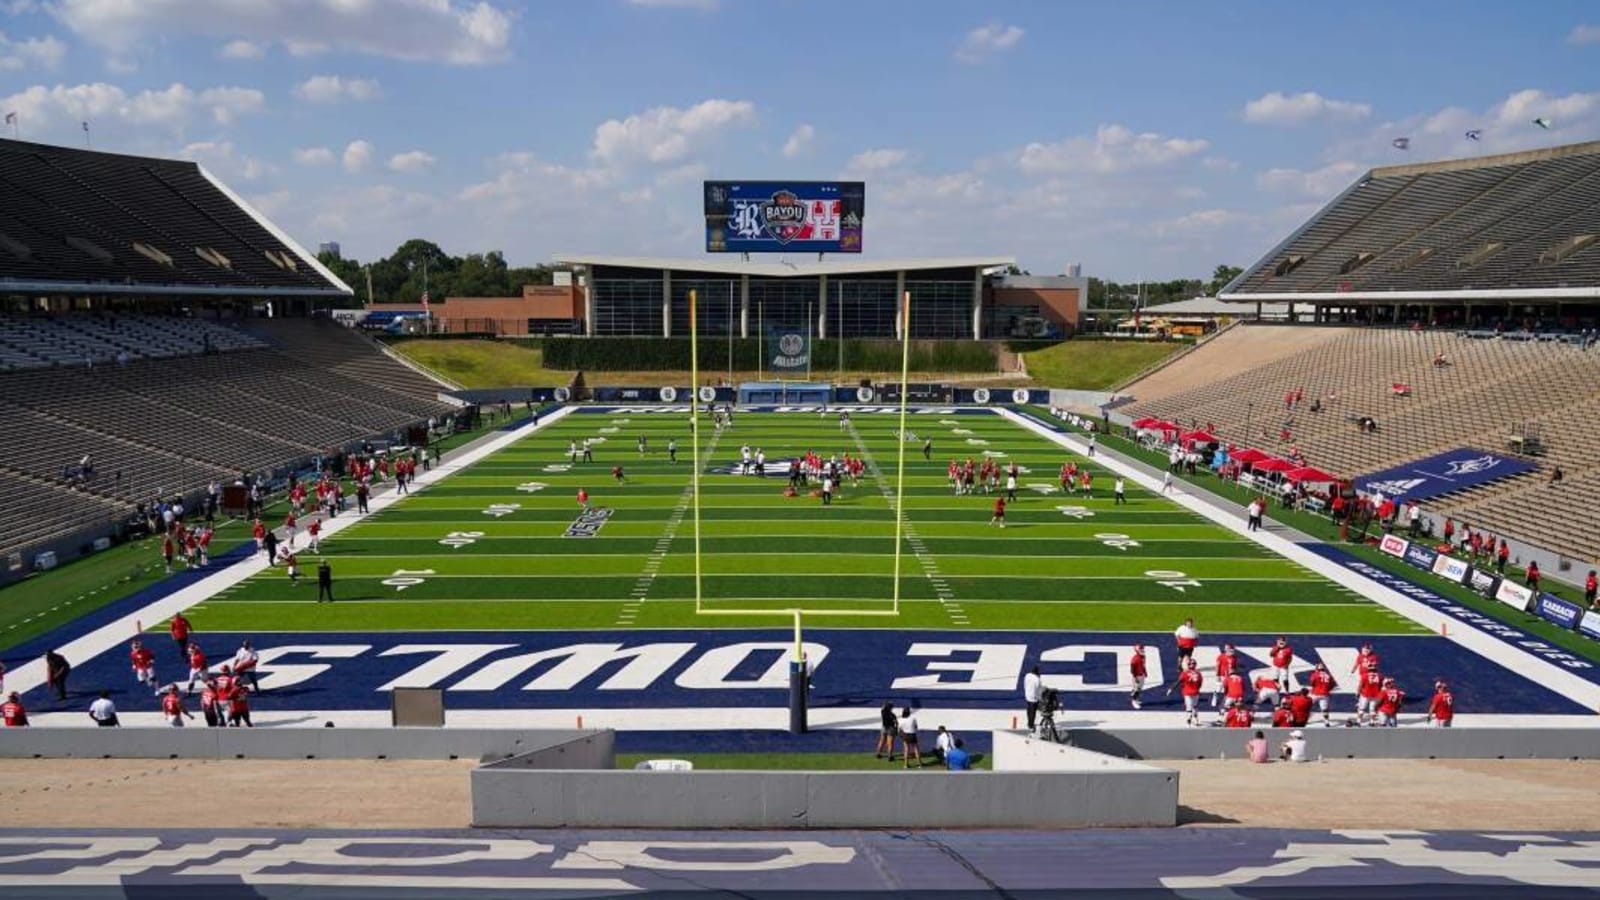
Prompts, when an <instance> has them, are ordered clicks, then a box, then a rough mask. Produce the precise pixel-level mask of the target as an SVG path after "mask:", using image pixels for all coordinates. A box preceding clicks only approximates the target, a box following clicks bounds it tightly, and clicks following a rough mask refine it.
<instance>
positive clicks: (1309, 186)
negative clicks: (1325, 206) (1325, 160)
mask: <svg viewBox="0 0 1600 900" xmlns="http://www.w3.org/2000/svg"><path fill="white" fill-rule="evenodd" d="M1365 171H1367V166H1364V165H1362V164H1360V163H1356V162H1349V161H1344V162H1335V163H1329V164H1328V165H1326V166H1323V167H1321V168H1319V169H1311V170H1309V171H1302V170H1300V169H1268V170H1267V171H1265V172H1262V173H1261V174H1260V175H1257V176H1256V186H1257V187H1259V188H1261V189H1262V190H1264V191H1269V192H1272V193H1277V194H1296V195H1300V196H1303V197H1309V198H1312V199H1320V200H1329V199H1332V198H1333V196H1334V195H1335V194H1337V193H1339V192H1340V191H1342V190H1344V189H1345V188H1347V187H1349V186H1350V184H1351V182H1353V181H1355V180H1356V178H1357V177H1359V176H1360V175H1361V173H1363V172H1365Z"/></svg>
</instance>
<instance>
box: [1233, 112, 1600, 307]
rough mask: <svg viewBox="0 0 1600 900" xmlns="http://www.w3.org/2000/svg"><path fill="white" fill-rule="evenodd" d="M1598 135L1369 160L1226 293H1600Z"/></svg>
mask: <svg viewBox="0 0 1600 900" xmlns="http://www.w3.org/2000/svg"><path fill="white" fill-rule="evenodd" d="M1597 238H1600V142H1591V143H1586V144H1572V145H1569V146H1564V147H1552V148H1549V149H1545V150H1532V151H1527V152H1523V153H1507V154H1502V155H1499V156H1485V157H1480V158H1477V159H1457V160H1445V161H1442V162H1433V163H1423V164H1420V165H1409V166H1388V167H1385V168H1380V169H1373V170H1371V171H1370V172H1368V173H1367V174H1365V175H1363V176H1361V177H1360V178H1358V179H1357V180H1356V181H1355V183H1354V184H1352V185H1351V186H1350V187H1348V188H1346V189H1345V191H1344V193H1342V194H1340V195H1339V196H1338V197H1336V198H1334V200H1333V201H1332V202H1331V203H1329V204H1328V205H1327V206H1325V207H1323V208H1322V210H1321V211H1320V212H1318V213H1317V214H1316V215H1315V216H1313V217H1312V218H1311V219H1310V221H1308V222H1306V223H1305V224H1304V225H1301V226H1300V228H1299V229H1297V230H1296V231H1295V232H1294V233H1293V234H1291V235H1289V237H1288V238H1286V239H1285V240H1284V241H1283V243H1281V244H1279V245H1278V246H1276V247H1274V248H1273V249H1272V251H1271V252H1269V253H1268V254H1267V255H1266V256H1264V257H1262V258H1261V260H1260V261H1258V262H1257V263H1256V264H1255V265H1253V266H1251V267H1250V268H1248V269H1246V270H1245V271H1244V273H1243V274H1241V275H1240V276H1239V277H1238V278H1235V279H1234V280H1233V281H1231V282H1229V284H1228V286H1227V287H1225V288H1223V289H1222V290H1221V291H1220V292H1219V293H1218V296H1219V297H1220V298H1221V299H1223V300H1226V301H1233V302H1250V303H1254V302H1258V301H1270V300H1302V301H1308V302H1317V303H1328V304H1333V305H1353V304H1355V303H1358V302H1378V303H1395V302H1418V301H1434V302H1440V301H1443V302H1452V301H1454V302H1461V301H1470V300H1486V301H1502V302H1509V301H1542V302H1558V301H1562V300H1594V299H1597V298H1600V239H1597Z"/></svg>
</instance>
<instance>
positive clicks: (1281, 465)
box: [1250, 457, 1300, 472]
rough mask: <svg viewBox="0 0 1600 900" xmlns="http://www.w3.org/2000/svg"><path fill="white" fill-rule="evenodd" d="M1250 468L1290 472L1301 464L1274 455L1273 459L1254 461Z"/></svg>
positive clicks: (1261, 470)
mask: <svg viewBox="0 0 1600 900" xmlns="http://www.w3.org/2000/svg"><path fill="white" fill-rule="evenodd" d="M1250 468H1251V469H1254V470H1255V471H1257V472H1288V471H1291V470H1293V469H1298V468H1300V466H1297V465H1295V464H1294V463H1292V462H1289V461H1288V460H1287V459H1278V458H1277V457H1273V458H1272V459H1263V460H1262V461H1261V462H1258V463H1252V464H1251V466H1250Z"/></svg>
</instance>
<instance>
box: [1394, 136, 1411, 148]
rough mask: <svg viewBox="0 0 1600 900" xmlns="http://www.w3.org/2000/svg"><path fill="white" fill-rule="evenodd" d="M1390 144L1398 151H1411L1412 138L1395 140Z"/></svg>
mask: <svg viewBox="0 0 1600 900" xmlns="http://www.w3.org/2000/svg"><path fill="white" fill-rule="evenodd" d="M1389 143H1390V144H1392V145H1393V146H1394V148H1395V149H1396V150H1410V149H1411V138H1408V137H1405V138H1395V139H1394V140H1392V141H1390V142H1389Z"/></svg>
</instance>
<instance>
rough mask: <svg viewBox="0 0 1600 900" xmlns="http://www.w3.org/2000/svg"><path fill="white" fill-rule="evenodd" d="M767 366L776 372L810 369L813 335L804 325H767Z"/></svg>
mask: <svg viewBox="0 0 1600 900" xmlns="http://www.w3.org/2000/svg"><path fill="white" fill-rule="evenodd" d="M767 368H768V369H771V370H772V371H774V372H806V371H809V370H810V368H811V335H809V334H807V333H806V329H805V328H804V327H800V328H793V327H790V326H788V325H768V326H767Z"/></svg>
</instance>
